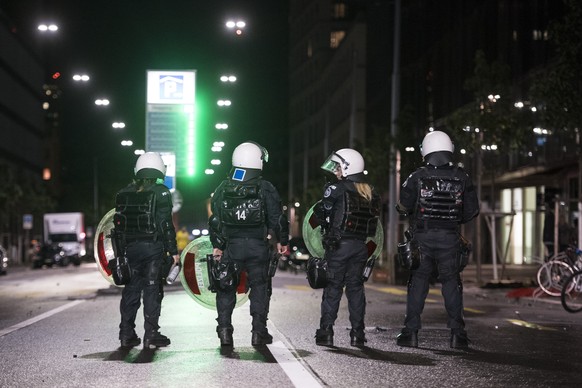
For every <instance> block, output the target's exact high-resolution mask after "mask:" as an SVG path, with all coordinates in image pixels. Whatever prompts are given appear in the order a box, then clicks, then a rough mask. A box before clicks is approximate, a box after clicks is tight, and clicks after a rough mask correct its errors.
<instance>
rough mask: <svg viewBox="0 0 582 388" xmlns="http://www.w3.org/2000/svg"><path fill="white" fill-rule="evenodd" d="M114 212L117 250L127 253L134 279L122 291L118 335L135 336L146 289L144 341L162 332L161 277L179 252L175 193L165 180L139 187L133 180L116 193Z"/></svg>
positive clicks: (130, 337)
mask: <svg viewBox="0 0 582 388" xmlns="http://www.w3.org/2000/svg"><path fill="white" fill-rule="evenodd" d="M146 182H147V181H146ZM115 202H116V214H115V216H114V223H115V231H116V236H117V237H115V238H116V240H117V242H116V245H117V250H118V252H117V253H118V254H121V255H123V254H125V256H126V257H127V258H128V260H129V265H130V268H131V280H130V282H129V284H127V285H126V286H125V287H124V289H123V292H122V294H121V303H120V312H121V323H120V324H119V339H120V340H122V343H123V341H124V340H129V339H132V338H136V337H137V335H136V333H135V319H136V314H137V311H138V309H139V307H140V299H141V294H142V292H143V305H144V309H143V311H144V329H145V335H144V343H147V342H146V340H148V339H152V338H155V337H156V336H159V335H160V334H159V333H158V329H159V328H160V326H159V324H158V321H159V318H160V310H161V303H162V299H163V285H162V278H163V277H165V276H166V275H167V273H166V272H167V271H168V269H169V268H168V264H170V260H171V258H169V257H168V254H170V255H176V254H178V249H177V247H176V232H175V229H174V225H173V223H172V197H171V193H170V191H169V190H168V188H167V187H166V186H164V185H163V184H155V183H149V184H146V186H145V187H143V188H142V189H141V190H140V186H138V184H136V183H133V184H130V185H129V186H127V187H126V188H124V189H122V190H120V191H119V192H118V193H117V195H116V199H115Z"/></svg>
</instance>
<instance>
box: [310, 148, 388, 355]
mask: <svg viewBox="0 0 582 388" xmlns="http://www.w3.org/2000/svg"><path fill="white" fill-rule="evenodd" d="M321 168H322V169H323V170H324V171H327V172H330V173H332V174H334V175H335V177H336V178H337V182H334V183H330V184H327V185H326V187H325V189H324V194H323V199H322V200H321V201H320V202H318V204H317V205H316V206H315V208H314V212H315V214H316V216H317V218H318V219H319V221H320V225H321V226H322V233H323V236H322V243H323V246H324V248H325V259H326V260H327V286H326V287H325V289H324V290H323V297H322V301H321V318H320V328H319V329H317V331H316V333H315V343H316V344H317V345H320V346H333V336H334V331H333V325H334V323H335V320H336V319H337V313H338V309H339V304H340V300H341V298H342V294H343V289H344V287H345V289H346V296H347V299H348V310H349V319H350V323H351V326H352V327H351V331H350V338H351V345H352V346H364V345H365V343H366V336H365V333H364V329H365V325H364V315H365V313H366V295H365V293H364V278H363V271H364V267H365V265H366V261H367V259H368V249H367V247H366V239H367V237H370V236H374V235H375V233H376V228H377V224H378V218H379V215H380V197H379V196H378V194H376V192H375V191H374V189H373V187H372V186H371V185H369V184H368V183H366V181H365V175H364V158H363V157H362V155H361V154H360V153H359V152H358V151H356V150H353V149H350V148H344V149H340V150H339V151H336V152H332V154H331V155H330V156H329V157H328V159H327V160H326V161H325V162H324V164H323V165H322V166H321Z"/></svg>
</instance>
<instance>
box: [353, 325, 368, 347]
mask: <svg viewBox="0 0 582 388" xmlns="http://www.w3.org/2000/svg"><path fill="white" fill-rule="evenodd" d="M366 342H368V340H366V334H364V330H361V329H360V330H355V329H352V330H350V345H352V346H355V347H358V348H360V347H363V346H365V345H366Z"/></svg>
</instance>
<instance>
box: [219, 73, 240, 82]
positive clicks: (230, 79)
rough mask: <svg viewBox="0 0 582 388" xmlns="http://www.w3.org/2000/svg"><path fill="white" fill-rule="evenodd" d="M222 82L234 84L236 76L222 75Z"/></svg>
mask: <svg viewBox="0 0 582 388" xmlns="http://www.w3.org/2000/svg"><path fill="white" fill-rule="evenodd" d="M220 81H221V82H225V83H226V82H230V83H234V82H236V76H234V75H221V76H220Z"/></svg>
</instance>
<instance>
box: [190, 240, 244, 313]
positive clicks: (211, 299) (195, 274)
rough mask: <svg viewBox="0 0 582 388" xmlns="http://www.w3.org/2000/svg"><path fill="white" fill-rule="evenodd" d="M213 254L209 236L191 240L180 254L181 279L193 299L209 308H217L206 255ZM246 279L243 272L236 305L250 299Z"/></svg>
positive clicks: (237, 290) (240, 304)
mask: <svg viewBox="0 0 582 388" xmlns="http://www.w3.org/2000/svg"><path fill="white" fill-rule="evenodd" d="M211 254H212V243H211V242H210V238H209V237H208V236H203V237H198V238H197V239H195V240H193V241H190V243H188V245H186V248H184V250H183V251H182V254H181V255H180V261H181V262H182V271H181V272H180V281H181V283H182V286H183V287H184V289H185V290H186V293H187V294H188V295H190V297H191V298H192V299H194V300H195V301H196V302H197V303H199V304H201V305H202V306H204V307H206V308H208V309H211V310H215V309H216V294H215V293H213V292H212V291H210V279H209V278H208V269H207V262H206V256H207V255H211ZM246 279H247V276H246V272H243V273H241V276H240V282H239V285H238V287H237V289H236V305H235V307H240V306H242V305H243V304H245V302H246V301H247V300H248V299H249V297H248V295H247V293H246Z"/></svg>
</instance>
